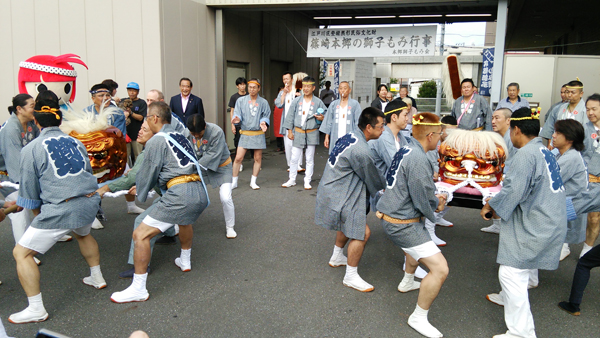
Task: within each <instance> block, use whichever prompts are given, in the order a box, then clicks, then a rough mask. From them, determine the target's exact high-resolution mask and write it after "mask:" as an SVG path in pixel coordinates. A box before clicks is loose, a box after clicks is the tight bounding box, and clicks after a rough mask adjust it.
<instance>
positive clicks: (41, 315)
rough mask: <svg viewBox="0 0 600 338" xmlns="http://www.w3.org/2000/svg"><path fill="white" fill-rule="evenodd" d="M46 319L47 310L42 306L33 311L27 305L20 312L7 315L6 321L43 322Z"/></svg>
mask: <svg viewBox="0 0 600 338" xmlns="http://www.w3.org/2000/svg"><path fill="white" fill-rule="evenodd" d="M46 319H48V312H46V309H44V308H42V310H40V311H33V310H30V309H29V307H27V308H26V309H25V310H23V311H21V312H17V313H13V314H12V315H10V317H8V321H9V322H11V323H13V324H26V323H36V322H43V321H44V320H46Z"/></svg>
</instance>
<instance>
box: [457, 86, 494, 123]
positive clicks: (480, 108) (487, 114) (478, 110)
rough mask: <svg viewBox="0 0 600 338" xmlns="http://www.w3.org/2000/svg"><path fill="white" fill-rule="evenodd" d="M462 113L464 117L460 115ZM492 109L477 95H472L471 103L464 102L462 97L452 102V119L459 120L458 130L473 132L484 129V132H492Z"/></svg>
mask: <svg viewBox="0 0 600 338" xmlns="http://www.w3.org/2000/svg"><path fill="white" fill-rule="evenodd" d="M463 112H464V115H462V114H463ZM492 114H493V112H492V109H491V108H490V105H489V103H487V101H486V100H485V99H484V98H483V96H481V95H479V94H473V97H472V98H471V102H470V103H469V102H465V99H464V97H463V96H461V97H459V98H458V99H456V101H454V105H452V113H451V115H452V117H454V118H455V119H456V121H458V120H459V118H460V116H461V115H462V118H461V119H460V122H459V123H458V128H460V129H466V130H473V129H477V128H479V127H484V128H483V129H484V130H490V131H491V130H492Z"/></svg>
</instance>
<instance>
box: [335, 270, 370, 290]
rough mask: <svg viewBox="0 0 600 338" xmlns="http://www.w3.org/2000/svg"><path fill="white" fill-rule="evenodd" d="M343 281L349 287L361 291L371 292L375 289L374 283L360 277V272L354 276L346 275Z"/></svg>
mask: <svg viewBox="0 0 600 338" xmlns="http://www.w3.org/2000/svg"><path fill="white" fill-rule="evenodd" d="M343 283H344V285H345V286H347V287H349V288H353V289H355V290H358V291H360V292H371V291H373V290H375V288H374V287H373V285H371V284H369V283H367V282H365V281H364V280H363V279H362V278H360V276H359V275H358V274H357V275H356V276H355V277H354V278H346V277H345V276H344V281H343Z"/></svg>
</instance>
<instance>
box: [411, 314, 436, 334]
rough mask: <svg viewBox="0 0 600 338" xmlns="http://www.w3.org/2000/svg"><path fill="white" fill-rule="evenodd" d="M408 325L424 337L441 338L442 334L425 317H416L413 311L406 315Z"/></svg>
mask: <svg viewBox="0 0 600 338" xmlns="http://www.w3.org/2000/svg"><path fill="white" fill-rule="evenodd" d="M408 325H409V326H410V327H412V328H413V329H414V330H415V331H417V332H419V333H420V334H422V335H423V336H425V337H431V338H441V337H443V336H444V335H443V334H442V333H441V332H440V331H438V329H436V328H435V327H434V326H433V325H431V324H430V323H429V321H428V320H427V317H417V316H415V315H414V313H413V314H412V315H410V317H408Z"/></svg>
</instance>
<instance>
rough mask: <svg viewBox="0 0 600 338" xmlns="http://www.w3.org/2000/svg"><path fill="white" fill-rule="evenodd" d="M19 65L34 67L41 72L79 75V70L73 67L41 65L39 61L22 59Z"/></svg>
mask: <svg viewBox="0 0 600 338" xmlns="http://www.w3.org/2000/svg"><path fill="white" fill-rule="evenodd" d="M19 67H21V68H27V69H33V70H39V71H40V72H44V73H50V74H58V75H63V76H69V77H77V72H76V71H74V70H72V69H64V68H58V67H53V66H46V65H41V64H39V63H35V62H26V61H21V62H19Z"/></svg>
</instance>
